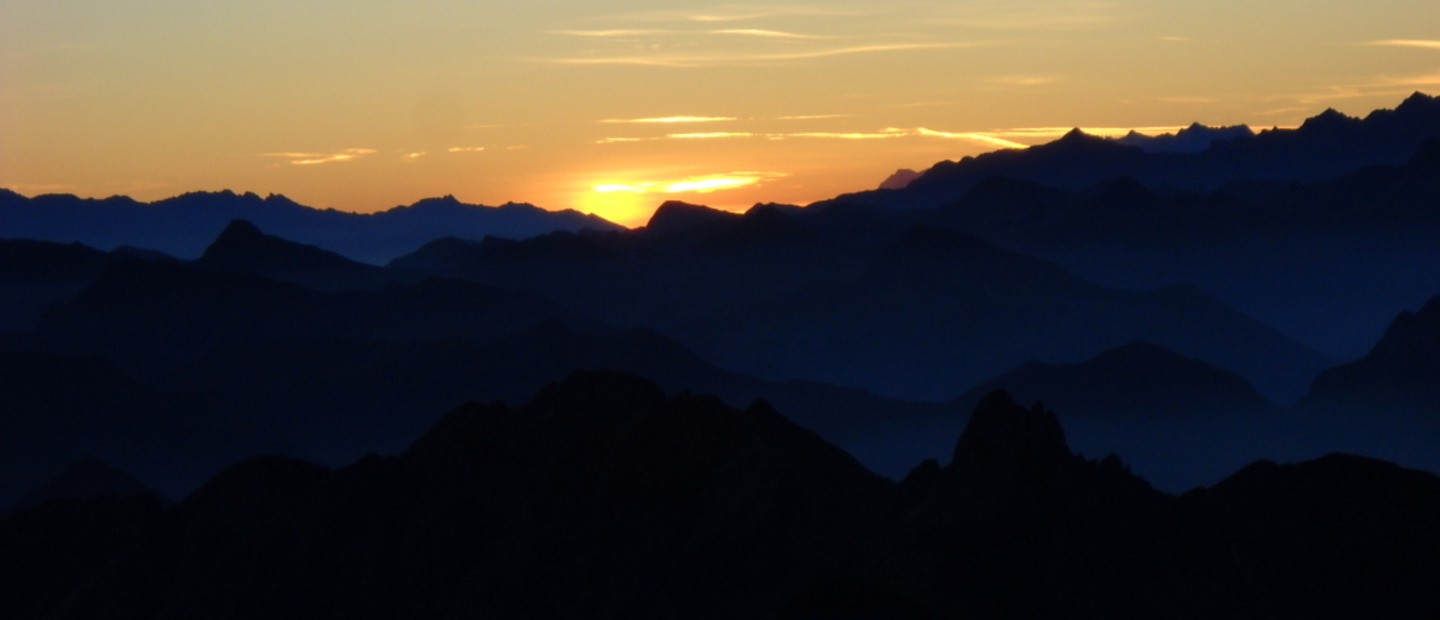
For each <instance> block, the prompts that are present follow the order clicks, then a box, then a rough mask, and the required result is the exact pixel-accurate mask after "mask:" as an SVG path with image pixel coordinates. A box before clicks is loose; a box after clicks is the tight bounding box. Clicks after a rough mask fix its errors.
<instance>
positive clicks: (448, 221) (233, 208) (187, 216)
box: [0, 189, 622, 265]
mask: <svg viewBox="0 0 1440 620" xmlns="http://www.w3.org/2000/svg"><path fill="white" fill-rule="evenodd" d="M237 219H244V220H248V221H251V222H254V223H255V224H256V225H257V226H259V227H260V228H262V229H264V230H267V231H270V232H273V233H275V234H278V235H280V236H282V237H284V238H286V239H291V240H294V241H298V242H300V243H304V244H308V245H315V246H319V247H322V248H325V249H327V250H330V251H333V252H338V253H340V254H341V255H344V256H345V257H347V258H350V259H353V260H357V261H362V262H365V263H369V264H372V265H379V264H383V263H384V262H385V261H388V260H390V259H392V258H394V257H396V256H399V255H401V254H404V253H405V252H409V251H411V250H414V249H415V248H417V247H420V246H421V245H422V244H424V243H427V242H429V241H432V240H434V239H438V238H441V237H446V236H455V237H462V238H467V239H480V238H482V237H486V236H495V237H507V238H516V239H518V238H524V237H530V236H533V235H538V234H543V233H547V232H552V231H556V230H569V231H574V230H580V229H583V228H591V229H595V230H617V229H620V228H622V227H621V226H619V225H617V224H614V223H611V222H609V221H607V220H605V219H602V218H600V217H597V216H594V215H588V214H582V213H580V212H578V211H574V210H568V209H567V210H564V211H546V210H544V209H541V208H539V207H535V206H532V205H528V204H517V203H510V204H505V205H502V206H499V207H489V206H484V205H471V204H465V203H462V202H460V201H459V200H457V199H456V198H455V197H454V196H445V197H443V198H427V199H425V200H421V201H419V202H416V203H415V204H413V205H409V206H399V207H395V208H393V209H390V210H387V211H382V212H379V213H372V214H359V213H349V212H345V211H336V210H334V209H314V208H311V207H307V206H304V205H300V204H298V203H296V202H294V201H292V200H290V199H289V198H286V197H284V196H278V195H274V194H271V195H269V196H266V197H264V198H261V197H260V196H258V195H256V194H252V193H248V192H247V193H244V194H236V193H234V192H231V191H229V190H225V191H221V192H194V193H189V194H183V195H180V196H175V197H173V198H167V199H165V200H159V201H156V202H153V203H142V202H137V201H135V200H132V199H130V198H127V197H123V196H112V197H110V198H106V199H104V200H95V199H86V198H77V197H75V196H71V195H62V194H47V195H43V196H35V197H32V198H27V197H25V196H22V195H20V194H17V193H15V192H12V191H9V190H5V189H0V223H3V226H0V229H3V231H4V232H3V234H4V236H5V237H9V238H25V239H35V240H44V241H58V242H64V243H70V242H79V243H83V244H85V245H88V246H91V247H95V248H100V249H104V250H109V249H113V248H115V247H117V246H125V245H130V246H138V247H145V248H152V249H156V250H160V251H162V252H165V253H168V254H171V255H174V256H179V257H182V258H193V257H196V256H199V255H200V253H201V251H203V250H204V249H205V248H206V247H207V246H208V245H209V244H210V241H211V240H212V239H214V238H215V236H216V235H217V234H218V233H219V232H220V231H221V230H223V229H224V228H225V226H226V224H227V223H228V222H231V221H233V220H237Z"/></svg>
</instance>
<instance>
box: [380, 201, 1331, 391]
mask: <svg viewBox="0 0 1440 620" xmlns="http://www.w3.org/2000/svg"><path fill="white" fill-rule="evenodd" d="M702 218H703V221H704V222H705V223H704V224H699V223H695V222H694V221H693V220H697V219H702ZM656 220H657V223H658V224H659V225H660V226H659V228H658V229H657V231H656V232H654V233H651V232H650V230H649V227H648V226H647V227H646V228H645V229H640V230H636V231H631V232H623V233H603V234H568V233H554V234H551V235H546V236H542V237H536V238H532V239H528V240H524V241H502V240H487V241H483V242H478V243H470V244H460V243H456V242H453V241H443V242H438V243H436V244H434V245H432V246H427V247H425V248H421V249H420V250H419V251H417V252H416V253H414V254H412V255H410V256H407V257H402V258H400V259H397V260H396V261H394V262H393V263H392V266H393V267H396V268H401V267H403V268H407V269H412V270H425V269H429V270H430V271H429V273H433V274H435V275H439V276H444V277H453V278H463V279H468V280H473V281H477V282H481V283H485V284H488V285H492V286H501V287H531V288H533V289H535V290H538V291H540V292H541V293H543V294H544V295H545V296H547V297H549V298H551V299H554V300H556V301H557V302H560V303H562V304H564V305H566V306H567V307H569V308H573V309H577V310H579V309H583V310H584V311H585V312H588V313H590V314H591V316H595V317H597V318H598V319H600V320H601V321H603V322H606V323H609V324H612V325H619V326H645V327H648V328H651V329H655V330H656V331H659V332H661V333H664V334H666V335H667V336H670V337H672V338H674V339H676V340H678V341H680V342H681V343H682V344H684V345H686V346H687V347H689V348H691V349H692V350H694V351H695V352H696V353H698V354H700V355H701V356H703V357H705V358H706V359H709V360H712V361H714V362H715V363H717V364H718V365H720V366H722V367H725V368H729V369H732V370H736V371H739V372H742V373H745V374H749V375H754V376H759V377H764V378H769V379H775V380H787V379H790V378H804V379H809V380H815V381H824V382H831V383H838V384H842V385H850V386H856V387H862V388H865V389H867V390H870V391H872V392H876V393H878V394H882V395H887V396H892V397H900V398H908V399H932V400H935V399H944V398H950V397H953V396H954V395H955V394H956V393H958V392H959V391H961V390H963V389H964V388H965V387H967V386H969V385H973V384H974V383H977V382H979V381H981V380H983V379H985V378H987V377H989V376H992V375H994V374H996V373H998V372H1001V371H1004V370H1006V369H1008V368H1010V367H1013V366H1014V365H1016V364H1019V363H1022V362H1024V361H1025V360H1027V359H1031V358H1034V357H1045V358H1049V359H1061V360H1065V359H1075V360H1078V359H1085V358H1087V357H1090V356H1092V355H1094V354H1095V353H1098V352H1099V351H1102V350H1104V349H1107V348H1110V347H1114V346H1118V345H1120V344H1124V343H1125V342H1128V341H1131V340H1136V339H1146V340H1152V341H1155V342H1158V343H1162V344H1165V345H1166V346H1169V347H1172V348H1174V349H1176V350H1178V351H1182V352H1184V353H1186V354H1188V355H1192V356H1196V357H1200V358H1202V359H1205V360H1207V361H1209V362H1211V363H1214V364H1217V365H1220V366H1222V367H1226V368H1230V369H1233V370H1235V371H1237V372H1240V373H1241V374H1243V375H1245V376H1246V377H1247V378H1249V379H1250V380H1251V381H1253V382H1255V383H1256V384H1257V385H1259V386H1262V388H1263V389H1264V390H1265V391H1267V393H1270V394H1275V395H1277V396H1276V397H1277V398H1284V399H1294V398H1295V397H1297V396H1298V395H1299V394H1300V393H1302V392H1303V390H1304V388H1305V386H1306V385H1307V384H1308V382H1309V379H1310V377H1313V374H1314V373H1315V372H1318V371H1319V370H1320V369H1321V368H1323V367H1325V366H1326V365H1328V363H1327V362H1326V361H1325V360H1324V359H1323V358H1322V357H1321V356H1319V355H1318V354H1315V353H1314V352H1312V351H1310V350H1308V349H1306V348H1305V347H1303V346H1301V345H1298V344H1297V343H1295V342H1293V341H1291V340H1289V339H1287V338H1285V337H1284V336H1282V335H1280V334H1279V333H1278V332H1276V331H1274V330H1272V329H1270V328H1268V327H1266V326H1263V325H1260V324H1258V323H1255V322H1254V321H1252V320H1250V319H1247V318H1246V317H1244V316H1242V315H1241V314H1239V313H1237V312H1235V311H1233V310H1231V309H1228V308H1226V307H1225V306H1224V305H1223V304H1221V303H1219V302H1218V301H1216V300H1214V299H1212V298H1210V297H1208V296H1207V295H1205V294H1203V293H1201V292H1199V291H1196V290H1193V289H1188V288H1184V287H1180V288H1169V289H1161V290H1155V291H1143V292H1133V291H1120V290H1115V289H1107V288H1104V287H1099V286H1095V285H1093V284H1090V283H1088V282H1086V281H1084V280H1082V279H1080V278H1077V277H1075V276H1073V275H1071V274H1069V273H1067V272H1066V271H1065V270H1063V269H1061V268H1060V267H1058V266H1056V265H1054V264H1052V263H1049V262H1048V261H1045V260H1042V259H1038V258H1035V257H1032V256H1027V255H1023V254H1019V253H1016V252H1012V251H1007V250H1003V249H1001V248H998V247H996V246H994V245H991V244H989V243H986V242H984V241H981V240H978V239H975V238H973V237H970V236H968V235H966V234H963V233H960V232H957V231H953V230H947V229H942V228H938V227H934V226H928V225H912V226H909V227H906V228H902V229H899V230H898V231H897V232H896V233H895V236H894V237H892V238H888V239H884V240H883V242H881V243H871V244H859V243H852V242H850V241H847V240H846V238H845V236H844V235H843V234H837V233H836V232H835V229H834V228H830V227H828V226H827V225H826V224H823V223H822V224H817V223H814V221H813V220H812V219H809V218H803V217H800V216H798V215H792V214H791V213H790V212H787V211H786V210H785V209H783V208H781V207H777V206H760V207H756V208H754V209H751V210H750V211H749V212H747V213H746V214H745V215H743V216H735V215H720V214H718V213H712V212H707V211H704V210H701V209H700V208H698V207H693V206H691V207H686V206H681V205H667V208H664V209H661V210H660V211H659V212H657V215H656ZM683 222H690V223H689V224H684V225H682V223H683ZM1060 317H1063V318H1060ZM776 334H783V335H784V337H782V338H777V337H775V335H776ZM1261 360H1264V361H1263V362H1262V361H1261Z"/></svg>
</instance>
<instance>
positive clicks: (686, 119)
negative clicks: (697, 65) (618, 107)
mask: <svg viewBox="0 0 1440 620" xmlns="http://www.w3.org/2000/svg"><path fill="white" fill-rule="evenodd" d="M733 120H737V119H736V118H735V117H734V116H659V117H654V118H607V119H605V120H602V121H600V122H602V123H660V124H664V123H718V122H723V121H733Z"/></svg>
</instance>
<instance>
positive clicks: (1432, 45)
mask: <svg viewBox="0 0 1440 620" xmlns="http://www.w3.org/2000/svg"><path fill="white" fill-rule="evenodd" d="M1365 45H1382V46H1392V47H1423V48H1427V49H1434V50H1440V41H1430V40H1424V39H1385V40H1384V41H1370V42H1367V43H1365Z"/></svg>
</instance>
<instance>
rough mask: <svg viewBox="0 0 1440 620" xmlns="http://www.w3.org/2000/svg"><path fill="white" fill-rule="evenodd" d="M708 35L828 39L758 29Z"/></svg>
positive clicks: (741, 29)
mask: <svg viewBox="0 0 1440 620" xmlns="http://www.w3.org/2000/svg"><path fill="white" fill-rule="evenodd" d="M710 34H735V35H745V36H751V37H768V38H772V39H828V38H830V37H825V36H821V35H818V34H800V33H797V32H782V31H779V30H761V29H758V28H737V29H732V30H711V31H710Z"/></svg>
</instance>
